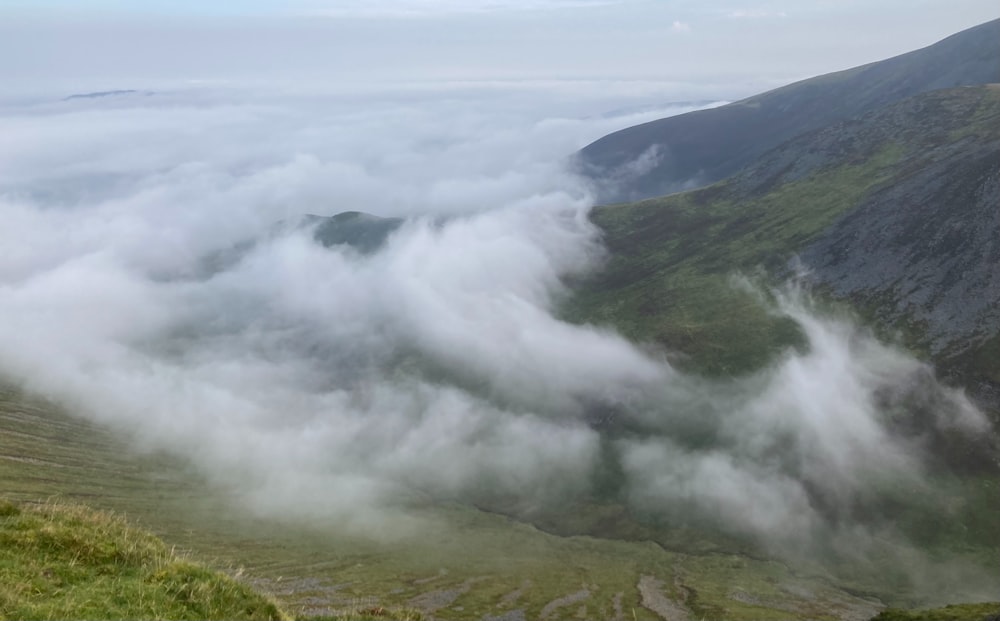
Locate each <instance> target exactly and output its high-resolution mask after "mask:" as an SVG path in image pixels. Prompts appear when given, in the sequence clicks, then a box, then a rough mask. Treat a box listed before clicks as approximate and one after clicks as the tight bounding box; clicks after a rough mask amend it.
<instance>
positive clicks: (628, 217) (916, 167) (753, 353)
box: [566, 87, 1000, 375]
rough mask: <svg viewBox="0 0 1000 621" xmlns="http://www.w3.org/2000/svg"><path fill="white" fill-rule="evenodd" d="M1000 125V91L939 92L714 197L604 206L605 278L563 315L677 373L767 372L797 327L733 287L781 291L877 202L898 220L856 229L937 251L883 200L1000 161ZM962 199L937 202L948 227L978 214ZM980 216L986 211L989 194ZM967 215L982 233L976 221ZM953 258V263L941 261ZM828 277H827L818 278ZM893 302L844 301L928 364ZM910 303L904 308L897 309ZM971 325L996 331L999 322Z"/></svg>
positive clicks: (848, 297) (821, 138)
mask: <svg viewBox="0 0 1000 621" xmlns="http://www.w3.org/2000/svg"><path fill="white" fill-rule="evenodd" d="M998 114H1000V90H998V89H996V88H993V87H969V88H961V89H950V90H944V91H937V92H935V93H930V94H927V95H922V96H919V97H915V98H912V99H910V100H906V101H904V102H901V103H899V104H896V105H894V106H890V107H888V108H885V109H883V110H879V111H877V112H874V113H871V114H869V115H867V116H864V117H861V118H859V119H855V120H852V121H849V122H845V123H841V124H837V125H834V126H832V127H830V128H827V129H825V130H821V131H819V132H815V133H813V134H810V135H808V136H804V137H802V138H799V139H796V140H793V141H791V142H789V143H786V144H784V145H782V146H781V147H779V148H778V149H775V150H773V151H771V152H769V153H768V154H767V155H765V156H763V157H762V158H760V159H759V160H758V161H757V162H755V164H754V165H753V166H751V167H749V168H747V169H746V170H744V171H743V172H741V173H740V174H739V175H737V176H735V177H732V178H730V179H728V180H726V181H722V182H720V183H717V184H715V185H713V186H711V187H708V188H704V189H700V190H695V191H691V192H685V193H681V194H673V195H670V196H666V197H662V198H656V199H649V200H645V201H641V202H637V203H630V204H623V205H612V206H607V207H600V208H597V209H595V210H594V211H593V214H592V216H591V217H592V219H593V221H594V222H595V223H596V224H597V225H598V226H599V227H600V228H601V230H602V231H603V233H604V241H605V243H606V245H607V247H608V250H609V259H608V262H607V265H606V266H605V268H604V269H603V270H601V271H600V272H599V273H597V274H596V275H594V276H593V277H591V278H589V279H588V280H586V281H585V282H582V283H578V285H579V286H578V287H577V289H576V291H577V294H576V296H575V297H574V298H573V299H572V300H571V301H570V302H569V303H568V304H567V306H566V314H567V316H568V317H570V318H572V319H575V320H578V321H588V322H594V323H598V324H611V325H613V326H615V327H616V328H618V329H619V330H621V331H622V332H623V333H624V334H626V335H627V336H629V337H630V338H633V339H636V340H641V341H653V342H658V343H661V344H663V345H666V346H667V347H668V348H669V349H670V350H671V351H673V352H675V354H676V355H677V360H676V362H677V364H679V365H680V366H681V367H685V368H687V369H690V370H694V371H698V372H702V373H707V374H710V375H726V374H733V373H742V372H746V371H749V370H752V369H754V368H757V367H759V366H760V365H761V364H762V363H764V362H765V361H766V360H767V359H768V357H769V355H773V353H774V352H776V351H779V350H781V349H782V348H785V347H788V346H793V345H796V344H799V343H800V340H801V339H800V337H799V335H798V334H797V333H796V330H795V328H794V326H792V325H791V324H790V323H789V322H788V321H787V320H784V319H781V318H777V317H774V316H773V315H772V314H770V313H768V312H767V310H766V309H765V308H764V307H763V306H762V305H761V304H760V303H759V299H758V297H757V294H756V293H755V292H753V291H751V290H750V289H748V288H746V287H739V286H734V281H733V277H734V275H739V274H742V275H747V276H755V275H761V274H764V275H766V278H765V280H766V281H768V282H771V283H773V282H775V281H776V280H777V279H781V278H784V277H787V276H788V275H789V274H790V273H791V269H792V267H791V263H790V262H791V260H792V259H793V258H794V257H795V256H796V255H797V254H798V253H801V252H803V251H807V250H808V249H809V248H810V244H811V243H814V242H816V241H817V240H819V239H820V238H821V237H822V236H823V234H824V233H825V232H827V231H829V230H833V229H834V227H835V225H838V224H839V223H840V222H842V221H843V220H844V219H846V218H848V217H849V216H850V215H852V214H856V213H861V212H863V211H864V209H865V208H866V205H868V204H870V203H873V202H875V201H881V203H880V204H885V205H886V207H885V209H884V210H883V211H884V212H885V214H887V215H884V216H883V219H882V220H877V221H876V220H872V221H869V222H866V221H865V220H863V219H859V220H858V223H857V227H858V228H859V229H864V228H865V227H867V228H869V229H882V228H887V229H892V227H896V228H901V227H906V226H910V227H911V228H912V229H913V230H912V231H910V230H909V229H907V230H906V233H905V234H906V235H907V240H908V241H909V242H910V243H912V244H913V245H914V246H920V245H930V244H931V243H932V242H933V241H934V236H935V234H936V233H937V232H938V231H939V230H940V228H939V227H929V226H925V227H924V229H920V228H919V226H918V225H919V222H912V223H911V220H912V218H911V219H910V220H908V219H907V209H906V207H907V202H906V200H905V199H900V200H899V201H897V202H896V203H895V206H893V205H892V204H889V203H888V201H887V200H885V193H886V192H890V191H893V190H898V189H900V188H908V187H916V186H919V184H921V183H923V184H931V185H934V186H935V187H940V186H942V185H943V184H944V183H945V182H946V181H948V180H949V179H951V178H952V177H953V175H954V173H953V171H954V170H956V169H961V167H962V166H963V164H968V163H969V159H970V158H982V157H987V158H988V154H991V153H992V154H994V155H993V157H994V158H995V157H996V153H1000V151H997V149H998V148H1000V124H998V123H997V122H996V120H997V118H1000V116H998ZM983 154H986V155H983ZM976 161H978V159H976ZM984 161H986V160H984ZM944 164H947V167H946V166H944ZM983 170H984V172H983V174H984V175H986V174H988V171H986V169H983ZM979 182H980V181H979V180H978V178H977V179H972V180H966V181H965V182H964V185H962V187H963V188H966V189H968V190H969V191H970V192H971V191H973V190H974V189H975V188H976V187H978V185H976V184H977V183H979ZM955 191H957V190H953V191H952V193H951V194H949V193H948V192H938V194H936V195H935V201H936V202H934V203H933V204H932V205H931V207H933V208H935V209H937V211H938V212H945V213H944V214H943V215H942V216H941V217H940V219H941V220H942V221H944V222H946V223H948V225H949V226H954V225H955V223H954V220H955V219H957V218H953V219H952V220H948V219H947V217H946V216H947V215H948V212H949V210H951V209H957V206H958V205H959V204H962V205H964V204H967V201H959V200H958V198H964V197H958V196H957V195H956V194H955V193H954V192H955ZM949 199H955V200H951V201H950V202H949ZM977 205H978V208H979V209H980V210H986V211H988V209H989V200H988V197H986V198H984V199H982V200H981V202H980V203H977ZM967 211H968V210H967ZM960 216H961V219H964V220H965V221H967V222H981V220H977V219H976V216H977V214H969V213H965V212H962V213H961V214H960ZM939 226H940V225H939ZM852 233H854V235H855V237H856V236H857V233H856V232H854V231H853V230H852ZM920 235H924V236H926V237H925V238H921V237H919V236H920ZM851 239H853V238H851ZM862 250H863V249H858V248H853V247H850V246H848V247H844V248H841V249H840V252H841V253H842V254H846V255H851V256H855V255H858V254H860V256H858V257H857V258H858V260H859V261H861V262H862V263H863V261H864V258H865V257H864V254H863V253H862ZM875 250H876V249H872V250H871V252H874V251H875ZM975 251H976V249H975V248H971V247H969V246H967V245H966V246H963V245H961V244H958V245H954V246H952V247H951V252H952V253H953V254H955V255H962V253H970V252H975ZM852 253H854V254H852ZM952 258H953V257H952V256H950V255H942V256H941V257H940V261H941V262H944V261H946V260H951V259H952ZM831 261H832V260H831ZM907 261H914V259H912V258H911V259H907V257H906V256H901V257H900V258H899V259H898V260H897V263H898V264H897V265H894V266H893V265H889V266H886V265H880V266H878V267H877V268H876V267H872V268H871V270H872V272H875V273H879V272H880V270H881V271H886V270H889V271H890V272H892V270H897V271H901V272H903V271H907V270H912V269H915V267H914V265H915V264H910V263H908V262H907ZM970 263H971V265H970V267H969V269H970V270H979V271H983V270H989V269H990V265H989V264H988V263H984V262H983V261H981V260H980V261H978V262H975V261H970ZM925 265H930V267H931V268H933V267H934V265H933V264H929V263H928V262H927V261H924V263H922V264H921V267H923V266H925ZM810 267H818V266H815V265H810ZM818 269H820V270H821V269H822V268H821V267H819V268H818ZM859 271H862V272H863V271H864V268H863V267H857V266H855V267H854V273H855V274H856V273H858V272H859ZM892 273H894V272H892ZM985 273H986V272H984V274H985ZM970 274H971V272H970V273H969V274H966V277H968V276H969V275H970ZM822 277H823V274H822V271H820V273H819V276H818V278H819V280H820V281H822ZM952 280H954V281H959V280H960V279H959V278H957V277H955V278H953V279H952ZM946 285H948V283H944V284H942V285H941V286H946ZM834 293H836V292H834ZM891 293H892V292H891V291H889V290H888V286H886V287H885V290H882V291H879V290H865V291H862V292H856V291H853V290H852V291H850V292H848V293H844V294H842V295H835V296H834V297H838V298H841V299H844V300H845V301H848V302H850V303H851V304H852V305H853V306H854V307H855V308H858V309H860V310H861V311H862V312H863V313H867V314H868V316H870V317H872V318H875V319H879V320H880V322H881V325H882V327H883V328H885V329H886V330H887V331H888V330H891V331H893V332H898V333H902V334H903V335H904V336H909V337H910V340H909V343H908V344H909V345H911V346H913V347H915V348H917V350H918V351H919V350H921V349H923V350H924V351H925V352H927V353H929V347H927V345H926V341H924V340H922V337H921V332H920V327H921V326H919V325H915V322H914V321H913V317H912V316H908V315H907V314H906V313H905V312H899V311H895V312H892V309H890V312H885V313H882V314H881V315H879V309H880V307H879V304H880V303H881V302H884V301H885V300H884V299H882V298H884V297H885V296H887V295H890V294H891ZM977 295H990V293H989V291H988V290H987V291H981V292H980V293H979V294H977ZM908 302H909V300H907V299H902V300H901V302H900V305H901V306H905V305H906V304H907V303H908ZM974 328H976V329H980V328H981V329H982V330H993V331H994V332H995V331H996V326H995V325H984V326H974ZM980 333H981V330H980ZM966 337H967V335H966ZM956 338H957V337H956ZM967 359H974V361H975V362H971V363H970V364H975V363H977V362H978V363H979V364H982V365H985V366H987V367H988V366H992V367H1000V359H998V358H997V357H996V356H995V355H989V356H987V355H980V356H978V357H976V356H975V355H974V354H972V353H967ZM982 372H983V373H985V374H991V373H994V372H993V371H991V370H990V369H986V368H984V369H982ZM994 374H995V373H994Z"/></svg>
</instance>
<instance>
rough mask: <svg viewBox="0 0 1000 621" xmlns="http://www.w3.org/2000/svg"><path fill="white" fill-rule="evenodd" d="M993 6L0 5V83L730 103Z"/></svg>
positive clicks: (640, 2)
mask: <svg viewBox="0 0 1000 621" xmlns="http://www.w3.org/2000/svg"><path fill="white" fill-rule="evenodd" d="M998 15H1000V10H998V8H997V7H996V4H995V2H989V1H985V0H960V1H957V2H949V3H944V2H900V1H898V0H891V1H882V2H876V3H871V2H857V1H850V2H823V1H819V2H810V3H801V2H799V3H795V2H790V1H788V0H782V1H771V2H755V3H749V4H747V3H742V4H741V3H728V2H719V3H711V4H706V3H696V2H691V1H688V0H678V1H672V2H670V1H654V0H474V1H465V2H451V1H440V0H439V1H430V0H367V1H364V2H360V1H344V0H341V1H338V2H330V1H323V0H301V1H298V2H277V1H274V0H254V1H252V2H212V3H199V2H193V1H182V2H160V1H156V2H141V3H140V2H123V1H111V0H100V1H98V0H95V1H91V2H85V3H80V2H70V1H68V0H41V1H33V2H27V1H23V0H6V1H5V2H0V17H2V18H3V19H2V20H0V52H2V53H0V79H3V80H4V83H5V92H6V94H7V95H8V96H12V95H25V94H31V93H42V92H44V93H53V92H56V91H59V92H64V93H65V94H70V93H71V92H76V91H78V90H79V91H99V90H109V89H161V88H184V87H191V86H197V87H204V86H215V87H219V86H222V87H229V86H234V85H238V86H256V87H261V86H266V87H269V88H270V87H276V86H283V87H290V88H303V87H304V86H306V85H307V84H310V83H311V84H312V85H313V86H322V87H324V88H329V87H333V86H339V87H341V88H344V87H347V86H349V85H350V83H358V82H383V83H384V82H393V83H398V82H407V83H414V82H418V83H419V82H456V81H457V82H470V81H471V82H475V83H479V82H487V83H489V82H496V81H501V82H504V83H508V84H509V83H516V82H537V81H559V82H608V83H610V84H611V86H608V85H607V84H605V85H603V86H604V88H606V89H611V90H613V91H615V92H618V91H629V90H631V91H635V90H636V89H640V90H646V91H649V92H650V96H651V98H652V99H654V100H660V101H662V100H663V98H664V97H666V98H668V99H681V100H683V99H734V98H739V97H744V96H748V95H751V94H753V93H756V92H760V91H763V90H767V89H770V88H774V87H777V86H780V85H782V84H786V83H789V82H792V81H795V80H798V79H803V78H807V77H811V76H814V75H819V74H822V73H826V72H830V71H835V70H840V69H846V68H849V67H852V66H857V65H859V64H864V63H867V62H873V61H876V60H881V59H884V58H887V57H890V56H894V55H897V54H900V53H904V52H907V51H910V50H913V49H917V48H920V47H924V46H926V45H930V44H932V43H934V42H936V41H938V40H940V39H942V38H944V37H946V36H949V35H951V34H954V33H955V32H958V31H960V30H962V29H965V28H968V27H971V26H974V25H976V24H979V23H982V22H984V21H988V20H990V19H993V18H996V17H997V16H998ZM886 33H891V36H887V35H886Z"/></svg>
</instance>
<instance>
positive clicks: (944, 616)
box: [872, 602, 1000, 621]
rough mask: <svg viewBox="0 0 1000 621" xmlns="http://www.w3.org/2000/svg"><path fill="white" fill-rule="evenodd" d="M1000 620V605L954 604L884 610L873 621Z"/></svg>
mask: <svg viewBox="0 0 1000 621" xmlns="http://www.w3.org/2000/svg"><path fill="white" fill-rule="evenodd" d="M998 618H1000V603H996V602H994V603H990V604H954V605H951V606H945V607H944V608H933V609H928V610H900V609H898V608H889V609H886V610H883V611H882V612H881V613H879V614H878V616H876V617H875V618H874V619H872V621H993V620H994V619H998Z"/></svg>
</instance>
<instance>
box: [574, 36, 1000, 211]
mask: <svg viewBox="0 0 1000 621" xmlns="http://www.w3.org/2000/svg"><path fill="white" fill-rule="evenodd" d="M990 82H1000V20H994V21H991V22H987V23H985V24H982V25H980V26H976V27H975V28H970V29H968V30H965V31H963V32H960V33H958V34H955V35H953V36H951V37H948V38H947V39H944V40H943V41H940V42H938V43H936V44H934V45H931V46H929V47H927V48H924V49H921V50H916V51H914V52H910V53H907V54H903V55H901V56H896V57H894V58H890V59H888V60H884V61H881V62H876V63H871V64H869V65H864V66H861V67H856V68H854V69H849V70H846V71H841V72H837V73H831V74H828V75H823V76H819V77H816V78H811V79H808V80H803V81H801V82H797V83H795V84H791V85H789V86H785V87H782V88H779V89H776V90H773V91H769V92H767V93H763V94H761V95H756V96H754V97H750V98H748V99H744V100H742V101H738V102H736V103H733V104H730V105H727V106H722V107H719V108H714V109H711V110H702V111H698V112H691V113H688V114H683V115H679V116H675V117H670V118H666V119H661V120H658V121H652V122H650V123H645V124H643V125H637V126H635V127H630V128H627V129H624V130H621V131H618V132H615V133H613V134H610V135H608V136H605V137H604V138H601V139H600V140H598V141H596V142H594V143H593V144H591V145H589V146H587V147H586V148H584V149H583V150H582V151H580V153H579V154H578V163H579V164H580V169H581V170H582V171H583V172H584V173H585V174H587V175H588V176H590V177H591V178H592V179H594V181H595V183H596V185H597V187H598V190H599V194H600V197H601V199H602V201H604V202H610V201H626V200H638V199H642V198H648V197H653V196H660V195H663V194H667V193H670V192H677V191H681V190H684V189H687V188H691V187H698V186H704V185H707V184H709V183H712V182H715V181H718V180H720V179H723V178H725V177H727V176H729V175H731V174H733V173H735V172H736V171H737V170H739V169H741V168H743V167H744V166H747V165H748V164H750V163H751V162H753V161H754V160H755V159H756V158H757V157H758V156H760V155H761V154H763V153H765V152H766V151H768V150H769V149H771V148H773V147H776V146H778V145H779V144H781V143H782V142H784V141H786V140H788V139H790V138H792V137H794V136H798V135H801V134H803V133H805V132H809V131H813V130H816V129H819V128H822V127H825V126H827V125H830V124H831V123H834V122H837V121H840V120H844V119H849V118H852V117H854V116H856V115H860V114H863V113H866V112H869V111H872V110H876V109H878V108H880V107H882V106H885V105H888V104H891V103H893V102H896V101H900V100H902V99H904V98H907V97H911V96H913V95H917V94H919V93H925V92H929V91H932V90H936V89H942V88H951V87H954V86H963V85H975V84H986V83H990Z"/></svg>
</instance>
